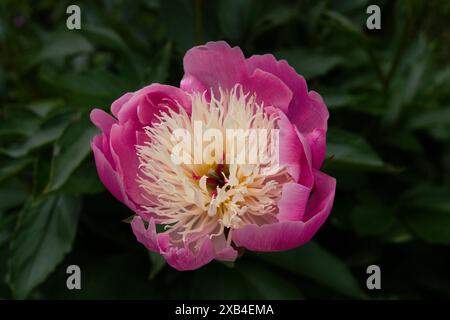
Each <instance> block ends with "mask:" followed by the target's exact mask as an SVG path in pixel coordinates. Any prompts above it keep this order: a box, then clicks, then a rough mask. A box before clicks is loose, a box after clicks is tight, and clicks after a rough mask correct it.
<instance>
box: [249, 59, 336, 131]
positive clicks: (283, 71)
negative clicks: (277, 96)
mask: <svg viewBox="0 0 450 320" xmlns="http://www.w3.org/2000/svg"><path fill="white" fill-rule="evenodd" d="M246 64H247V68H248V70H249V72H253V70H255V69H261V70H264V71H266V72H270V73H272V74H273V75H275V76H277V77H278V78H280V79H281V80H282V81H283V82H284V83H285V84H286V85H287V86H288V87H289V88H290V89H291V91H292V93H293V97H292V101H291V103H290V105H289V111H288V113H287V115H288V118H289V119H290V120H291V121H292V123H293V124H295V125H296V126H297V128H298V130H299V131H300V132H301V133H302V134H304V135H307V134H309V133H310V132H311V131H313V130H314V129H316V128H318V129H323V130H325V132H326V129H327V120H328V110H327V108H326V106H325V104H324V103H323V100H322V98H320V96H319V95H318V94H317V93H316V92H314V91H310V92H309V93H308V87H307V85H306V81H305V79H304V78H303V77H302V76H300V75H299V74H297V72H296V71H295V70H294V69H293V68H292V67H291V66H289V64H288V63H287V62H286V61H285V60H280V61H277V60H276V59H275V57H274V56H273V55H271V54H266V55H254V56H252V57H250V58H248V59H247V60H246Z"/></svg>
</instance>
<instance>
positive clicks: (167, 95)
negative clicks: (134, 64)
mask: <svg viewBox="0 0 450 320" xmlns="http://www.w3.org/2000/svg"><path fill="white" fill-rule="evenodd" d="M177 103H178V104H179V105H180V106H182V107H184V108H185V110H186V111H187V112H188V113H190V111H191V100H190V99H189V97H188V95H187V94H186V93H185V92H184V91H183V90H181V89H179V88H176V87H172V86H167V85H162V84H154V85H152V86H151V88H150V89H149V90H148V91H147V92H146V93H145V95H141V100H140V102H139V104H138V107H137V115H138V119H139V121H140V122H141V123H142V124H143V125H149V124H151V123H152V122H153V121H154V120H155V117H156V115H157V114H159V112H160V111H161V110H165V109H166V107H169V108H171V109H174V110H178V104H177Z"/></svg>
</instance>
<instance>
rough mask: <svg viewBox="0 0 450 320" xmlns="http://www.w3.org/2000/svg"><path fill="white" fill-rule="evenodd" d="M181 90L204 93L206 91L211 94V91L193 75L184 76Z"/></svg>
mask: <svg viewBox="0 0 450 320" xmlns="http://www.w3.org/2000/svg"><path fill="white" fill-rule="evenodd" d="M180 88H181V89H182V90H184V91H186V92H189V93H193V92H200V93H204V92H205V91H206V92H207V93H209V90H208V88H207V87H205V85H204V84H203V83H201V82H200V81H199V80H197V78H195V77H193V76H191V75H184V77H183V79H181V82H180Z"/></svg>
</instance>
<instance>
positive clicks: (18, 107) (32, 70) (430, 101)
mask: <svg viewBox="0 0 450 320" xmlns="http://www.w3.org/2000/svg"><path fill="white" fill-rule="evenodd" d="M70 4H77V5H78V6H79V7H80V8H81V30H68V29H67V28H66V19H67V18H68V17H69V15H68V14H66V8H67V7H68V6H69V5H70ZM370 4H378V5H379V6H380V8H381V18H382V19H381V30H368V29H367V28H366V19H367V18H368V16H369V15H368V14H366V8H367V7H368V5H370ZM449 21H450V2H448V1H444V0H442V1H425V0H424V1H419V0H410V1H407V0H405V1H366V0H352V1H350V0H344V1H326V0H299V1H280V0H271V1H256V0H218V1H206V0H203V1H202V0H194V1H189V0H170V1H158V0H143V1H120V0H114V1H106V0H104V1H76V3H73V2H72V1H49V0H40V1H21V0H15V1H8V0H6V1H2V2H1V3H0V298H1V299H11V298H19V299H23V298H31V299H45V298H58V299H59V298H61V299H64V298H75V299H78V298H83V299H95V298H105V299H109V298H147V299H172V298H180V299H185V298H219V299H220V298H237V299H239V298H255V299H256V298H262V299H265V298H275V299H276V298H280V299H284V298H285V299H297V298H321V299H332V298H339V299H341V298H344V299H346V298H356V299H365V298H369V299H379V298H384V299H402V298H412V299H416V298H417V299H420V298H449V297H450V272H449V270H450V250H449V249H450V189H449V184H450V171H449V168H450V144H449V140H450V103H449V101H450V90H449V89H450V85H449V83H450V65H449V56H450V29H449ZM208 40H226V41H228V42H229V43H230V44H231V45H238V46H240V47H241V48H242V50H243V51H244V53H245V55H246V56H249V55H252V54H257V53H273V54H274V55H275V56H276V57H277V58H280V59H281V58H284V59H287V60H288V62H289V63H290V64H291V65H292V66H293V67H294V68H295V69H296V70H297V71H298V72H299V73H300V74H302V75H303V76H304V77H305V78H306V80H307V82H308V85H309V88H310V89H313V90H315V91H318V92H319V93H320V94H321V95H322V96H323V97H324V99H325V101H326V103H327V106H328V108H329V111H330V120H329V127H330V129H329V132H328V146H327V160H326V163H325V164H324V169H323V170H324V171H326V172H327V173H329V174H330V175H332V176H334V177H336V178H337V193H336V200H335V205H334V208H333V210H332V213H331V215H330V218H329V219H328V220H327V222H326V223H325V225H324V226H323V227H322V229H321V230H320V231H319V232H318V234H317V235H316V237H315V238H314V241H313V242H311V243H310V244H308V245H306V246H304V247H301V248H298V249H295V250H291V251H286V252H279V253H250V252H247V253H246V254H245V255H244V257H242V258H240V259H238V260H237V261H236V263H235V264H234V265H230V264H223V263H219V262H213V263H210V264H209V265H207V266H206V267H204V268H201V269H200V270H196V271H192V272H177V271H175V270H173V269H172V268H170V267H168V266H166V265H165V263H164V261H163V260H162V259H161V258H160V257H159V256H158V255H150V254H149V253H148V252H147V251H146V249H145V248H144V247H143V246H142V245H140V244H139V243H138V242H137V241H136V240H135V237H134V235H133V234H132V232H131V228H130V226H129V224H128V223H127V222H126V219H127V217H129V216H131V215H132V212H131V211H130V210H129V209H128V208H126V207H125V206H124V205H122V204H120V203H119V202H118V201H117V200H115V199H114V198H113V196H111V195H110V194H109V193H108V192H107V191H106V190H105V188H104V187H103V186H102V184H101V183H100V181H99V179H98V176H97V173H96V170H95V165H94V161H93V156H92V154H91V151H90V146H89V142H90V140H91V138H92V137H93V135H95V134H96V132H97V131H96V129H95V128H94V126H93V125H92V124H91V123H90V121H89V118H88V114H89V111H90V110H91V109H92V108H93V107H100V108H103V109H105V110H109V106H110V104H111V102H112V101H114V100H115V99H116V98H117V97H119V96H120V95H122V94H123V93H125V92H127V91H134V90H137V89H139V88H141V87H143V86H145V85H147V84H150V83H153V82H161V83H167V84H172V85H176V86H177V85H178V84H179V81H180V79H181V77H182V74H183V72H182V58H183V55H184V53H185V51H186V50H187V49H189V48H191V47H192V46H194V45H196V44H203V43H204V42H206V41H208ZM124 220H125V221H124ZM72 264H75V265H78V266H80V268H81V276H82V278H81V284H82V290H72V291H70V290H68V289H67V287H66V279H67V276H68V275H67V274H66V268H67V267H68V266H69V265H72ZM372 264H375V265H378V266H379V267H380V268H381V288H382V289H381V290H368V289H367V287H366V279H367V277H368V275H367V273H366V268H367V267H368V266H369V265H372Z"/></svg>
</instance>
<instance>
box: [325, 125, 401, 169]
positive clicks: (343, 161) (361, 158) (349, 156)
mask: <svg viewBox="0 0 450 320" xmlns="http://www.w3.org/2000/svg"><path fill="white" fill-rule="evenodd" d="M327 139H328V141H327V156H328V157H330V158H331V160H330V161H329V164H327V165H329V166H330V167H333V168H339V169H349V170H354V169H360V170H364V171H385V172H397V171H398V170H399V169H398V168H394V167H392V166H390V165H387V164H385V163H384V162H383V161H382V160H381V159H380V157H379V156H378V155H377V154H376V153H375V151H374V150H373V149H372V147H371V146H370V145H369V144H368V143H367V142H366V141H365V140H364V139H363V138H362V137H361V136H358V135H356V134H353V133H350V132H347V131H344V130H342V129H337V128H330V130H328V133H327Z"/></svg>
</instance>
